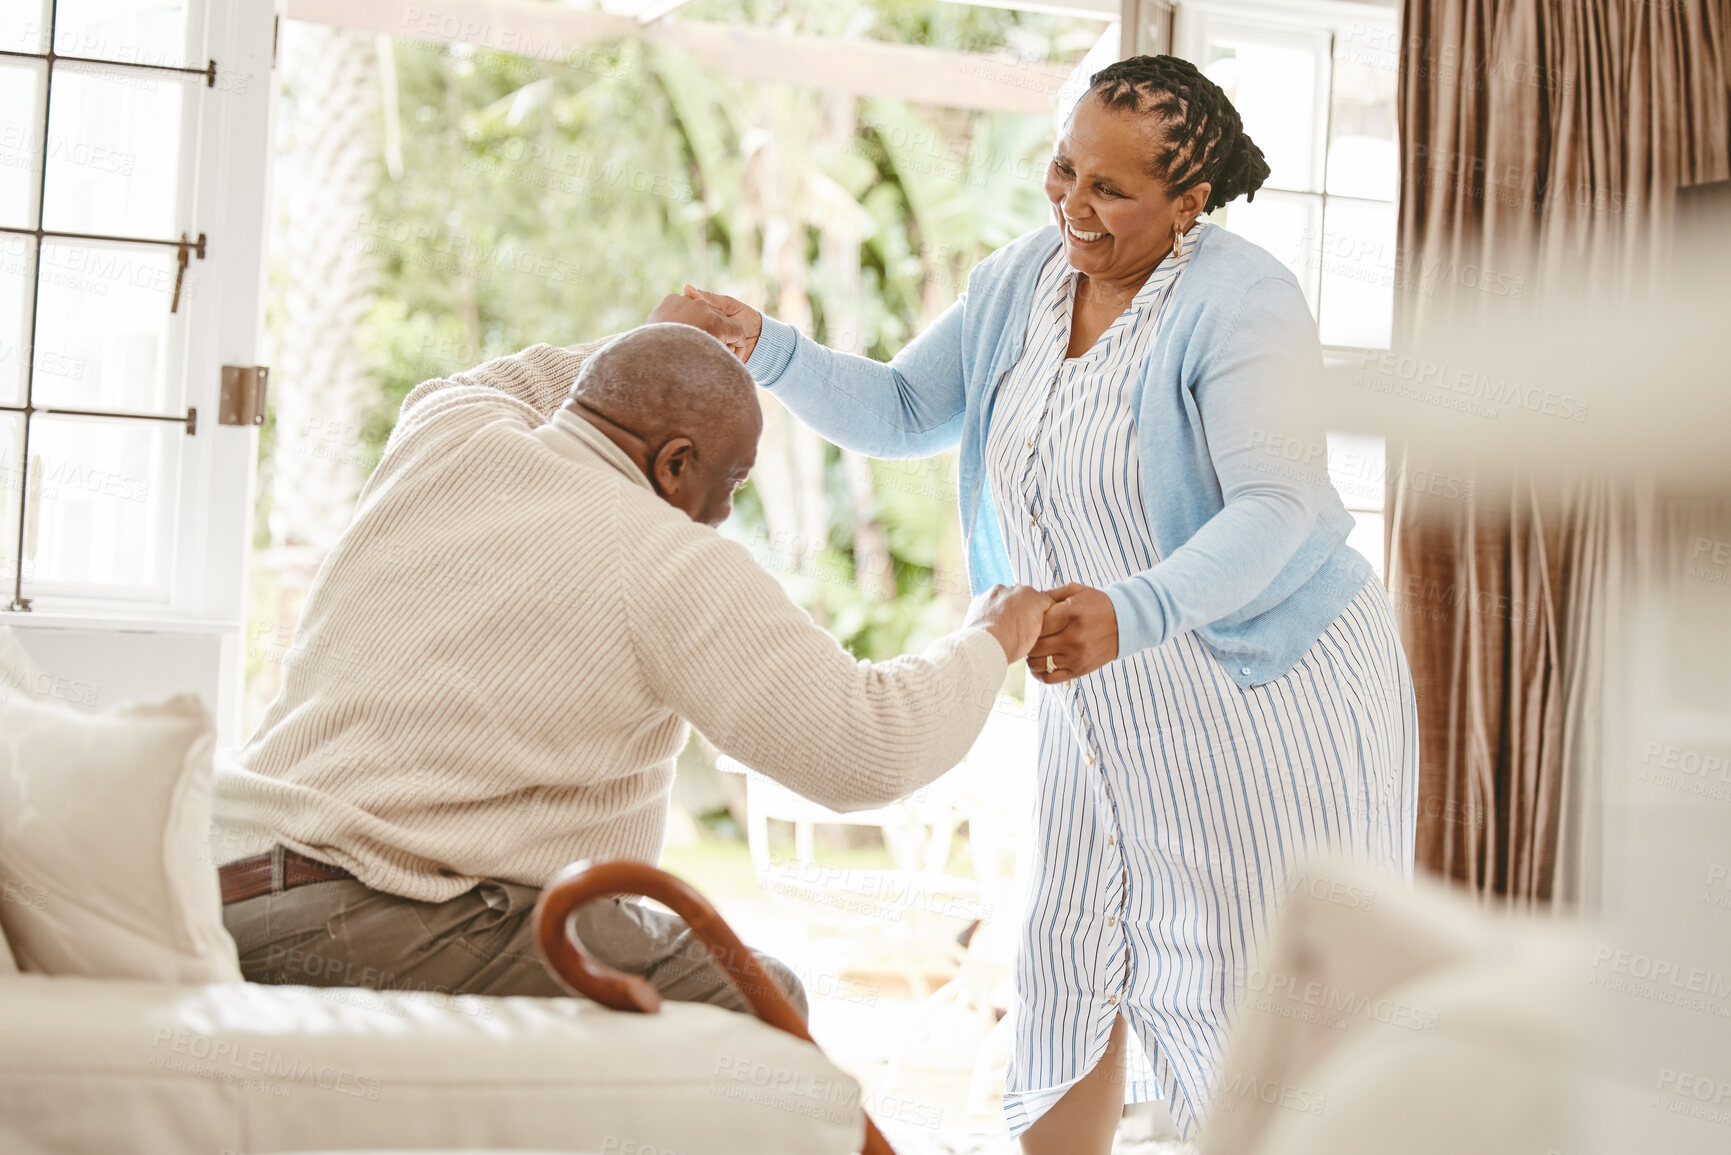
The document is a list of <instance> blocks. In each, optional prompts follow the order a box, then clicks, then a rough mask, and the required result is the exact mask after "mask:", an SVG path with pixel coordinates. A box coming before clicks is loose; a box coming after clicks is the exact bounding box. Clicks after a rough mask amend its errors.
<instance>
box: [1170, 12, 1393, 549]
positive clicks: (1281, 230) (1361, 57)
mask: <svg viewBox="0 0 1731 1155" xmlns="http://www.w3.org/2000/svg"><path fill="white" fill-rule="evenodd" d="M1177 42H1178V44H1179V45H1180V52H1181V54H1182V55H1184V56H1185V57H1186V59H1189V60H1191V61H1193V62H1194V63H1195V64H1196V65H1197V67H1199V68H1201V69H1202V71H1203V72H1204V73H1205V74H1206V75H1207V76H1208V77H1209V79H1211V80H1213V81H1214V82H1215V83H1216V84H1218V85H1220V87H1221V88H1222V89H1224V90H1225V91H1226V94H1227V96H1229V97H1230V98H1231V99H1232V102H1233V104H1234V105H1235V106H1236V107H1237V109H1238V111H1239V114H1240V115H1241V116H1242V117H1243V118H1244V127H1245V130H1246V131H1247V132H1248V133H1249V134H1250V136H1251V137H1252V138H1253V139H1254V140H1255V141H1256V142H1257V145H1258V146H1259V147H1261V149H1262V150H1263V154H1264V155H1265V156H1266V157H1267V158H1268V166H1269V177H1268V181H1267V183H1265V184H1264V185H1263V187H1262V189H1261V190H1260V191H1259V192H1258V193H1257V194H1256V199H1255V201H1253V202H1245V201H1243V200H1238V201H1234V202H1233V203H1232V204H1230V205H1227V206H1225V207H1224V208H1222V209H1220V210H1219V211H1218V212H1216V213H1215V214H1214V216H1213V218H1212V219H1213V220H1214V221H1215V222H1216V223H1218V224H1220V225H1222V226H1224V227H1226V228H1229V229H1231V230H1232V231H1233V232H1236V233H1239V234H1240V235H1242V236H1244V237H1247V238H1249V239H1250V240H1252V241H1255V242H1256V243H1257V244H1259V245H1261V246H1262V247H1263V248H1265V249H1267V250H1268V251H1269V252H1271V253H1273V254H1274V255H1275V256H1276V257H1278V258H1279V259H1280V260H1281V261H1282V262H1284V263H1285V264H1286V266H1287V267H1288V268H1290V269H1291V270H1292V272H1293V274H1294V275H1295V276H1297V278H1298V282H1299V284H1300V285H1302V286H1303V287H1304V293H1305V298H1306V299H1307V300H1308V301H1309V302H1310V308H1311V312H1312V313H1313V314H1314V315H1315V316H1316V319H1317V332H1318V334H1319V335H1320V337H1321V340H1322V344H1323V351H1324V357H1325V359H1327V360H1329V361H1330V362H1344V361H1354V362H1357V361H1360V360H1361V358H1362V354H1363V352H1364V350H1366V349H1386V348H1388V346H1389V340H1390V336H1391V333H1392V329H1393V323H1394V288H1395V280H1396V275H1397V271H1398V265H1399V264H1400V262H1398V261H1397V259H1396V248H1395V236H1396V233H1395V212H1396V203H1397V197H1398V189H1399V180H1400V161H1399V155H1398V150H1397V145H1396V136H1395V129H1396V118H1395V94H1396V88H1397V85H1398V81H1399V75H1400V73H1399V64H1400V61H1399V52H1398V47H1399V16H1398V13H1397V11H1396V10H1395V9H1394V8H1393V7H1383V6H1381V5H1375V4H1367V3H1340V2H1336V3H1324V2H1318V3H1312V2H1310V0H1285V2H1282V3H1279V4H1274V3H1261V4H1259V3H1254V2H1252V0H1237V2H1233V0H1202V2H1200V3H1192V4H1186V5H1184V6H1182V7H1181V8H1180V9H1179V21H1178V31H1177ZM1385 457H1386V448H1385V446H1384V444H1383V439H1382V438H1380V437H1375V436H1370V435H1366V434H1348V433H1330V434H1329V449H1328V458H1329V474H1330V476H1331V477H1332V478H1333V480H1334V483H1335V488H1336V489H1338V490H1339V491H1340V494H1341V497H1342V499H1343V500H1344V501H1345V502H1346V506H1347V508H1348V509H1349V510H1350V511H1352V515H1353V518H1354V520H1355V521H1356V522H1357V528H1356V529H1355V531H1354V533H1353V535H1352V538H1351V539H1350V544H1352V545H1353V546H1354V548H1356V549H1358V550H1359V552H1361V553H1363V554H1364V555H1365V557H1366V558H1367V559H1368V560H1369V561H1370V563H1371V565H1372V566H1374V567H1375V569H1376V572H1377V574H1378V575H1379V576H1381V575H1382V569H1383V565H1382V560H1383V540H1384V537H1383V529H1384V527H1383V491H1384V483H1383V482H1384V474H1385V468H1386V466H1385Z"/></svg>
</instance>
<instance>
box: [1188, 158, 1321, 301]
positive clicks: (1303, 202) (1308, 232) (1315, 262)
mask: <svg viewBox="0 0 1731 1155" xmlns="http://www.w3.org/2000/svg"><path fill="white" fill-rule="evenodd" d="M1209 219H1210V220H1212V221H1214V222H1215V223H1217V224H1220V225H1223V226H1225V227H1226V228H1229V229H1231V230H1232V231H1233V232H1235V233H1237V234H1238V235H1239V236H1241V237H1243V238H1245V239H1246V240H1248V241H1252V242H1254V243H1256V244H1258V245H1261V246H1262V247H1263V248H1265V249H1267V250H1268V251H1269V252H1271V253H1273V254H1274V255H1275V256H1276V257H1278V258H1279V259H1280V262H1281V263H1282V264H1284V265H1285V266H1286V267H1287V268H1289V269H1291V270H1292V273H1293V276H1295V277H1297V278H1298V283H1299V284H1300V285H1302V286H1304V299H1305V300H1306V301H1308V302H1309V303H1310V311H1311V313H1312V314H1314V313H1315V312H1316V286H1317V276H1318V273H1319V272H1320V269H1319V266H1320V264H1321V251H1320V250H1321V247H1322V198H1321V197H1320V196H1310V195H1306V194H1301V193H1282V192H1273V191H1270V190H1267V189H1264V190H1263V191H1261V192H1259V193H1257V194H1256V199H1255V200H1254V201H1244V200H1236V201H1233V202H1232V203H1231V204H1229V205H1227V206H1226V207H1224V208H1222V209H1220V210H1219V211H1218V212H1217V213H1215V214H1214V215H1213V216H1212V217H1210V218H1209Z"/></svg>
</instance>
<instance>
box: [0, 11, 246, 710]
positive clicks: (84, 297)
mask: <svg viewBox="0 0 1731 1155" xmlns="http://www.w3.org/2000/svg"><path fill="white" fill-rule="evenodd" d="M273 21H274V14H273V11H272V6H271V3H270V0H231V2H227V3H212V2H210V0H7V3H5V4H4V5H3V6H0V615H3V616H0V621H4V622H5V623H6V624H7V625H10V626H12V627H14V628H17V629H20V630H21V631H23V630H29V631H34V633H33V634H32V635H30V637H26V638H25V640H26V643H27V646H31V648H33V649H34V650H35V652H36V654H37V657H38V660H41V661H43V663H44V664H45V665H48V666H52V665H54V660H53V658H52V657H51V656H45V655H47V654H48V653H49V652H51V651H56V646H55V645H54V644H52V642H53V639H48V640H47V641H45V640H44V639H46V638H47V634H46V633H45V632H44V631H47V630H49V629H50V628H54V629H60V630H62V631H64V630H75V631H82V632H83V633H84V635H85V636H84V637H83V638H82V640H81V641H80V643H79V647H80V652H81V653H83V654H84V655H85V658H84V659H83V660H86V661H89V662H94V663H97V664H103V662H104V659H103V658H102V657H101V654H100V651H101V650H102V646H101V644H100V643H99V642H98V643H97V644H95V645H94V646H92V643H93V641H96V638H95V637H94V636H96V635H104V634H106V635H117V634H119V633H120V632H122V630H121V627H122V625H124V626H126V627H127V630H128V631H130V632H132V633H134V634H136V632H137V627H138V625H139V623H140V622H141V621H142V622H154V623H181V624H182V627H183V628H184V627H186V626H187V625H188V624H189V623H194V622H198V623H203V626H202V627H201V628H207V629H208V628H209V627H210V626H211V625H212V624H213V623H214V624H215V625H216V626H217V627H218V629H217V632H218V633H220V632H221V629H220V627H221V625H222V623H224V622H227V621H229V620H232V621H233V623H234V626H235V629H237V630H238V626H239V620H240V617H241V611H240V607H241V605H242V604H243V598H244V572H245V571H244V560H245V550H246V541H247V529H248V524H247V517H248V514H249V512H250V502H249V499H248V495H249V491H250V478H251V468H252V461H253V458H254V456H255V455H256V442H257V434H256V432H255V431H254V430H252V429H250V428H246V429H237V428H234V427H227V428H224V427H222V426H220V425H219V423H218V416H217V411H218V404H217V403H218V394H219V385H220V377H221V366H222V364H223V363H225V362H227V363H231V364H238V365H250V364H251V363H252V361H253V358H254V356H255V341H256V338H257V335H258V330H259V321H260V314H259V304H260V294H259V287H260V280H261V277H260V270H261V267H262V237H263V230H262V225H263V203H264V197H263V189H264V185H265V180H266V177H267V159H268V155H269V153H268V139H269V126H270V95H271V85H270V82H269V72H270V68H271V56H272V32H273ZM217 286H220V289H221V291H220V292H217V291H215V289H216V287H217ZM31 637H34V638H35V643H36V644H35V645H33V646H32V644H31ZM62 640H64V639H62ZM127 645H128V646H130V647H132V649H133V651H134V653H135V654H136V647H137V642H136V638H134V639H133V640H130V641H128V642H127ZM50 672H51V673H55V674H62V673H64V674H65V676H68V677H71V676H77V677H80V678H83V679H85V680H87V681H89V682H91V683H92V684H103V685H108V686H113V687H116V690H117V692H118V691H119V687H120V685H121V683H123V682H124V681H125V680H126V679H125V675H124V674H123V673H121V672H118V667H114V668H110V669H107V670H104V671H94V670H92V671H73V670H64V671H63V670H56V669H50ZM159 688H160V687H159ZM236 688H237V689H238V679H236ZM129 689H130V687H129ZM211 705H212V707H213V709H216V708H217V703H216V702H214V701H213V702H212V703H211Z"/></svg>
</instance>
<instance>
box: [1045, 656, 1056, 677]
mask: <svg viewBox="0 0 1731 1155" xmlns="http://www.w3.org/2000/svg"><path fill="white" fill-rule="evenodd" d="M1057 668H1058V667H1056V666H1054V665H1053V664H1052V655H1051V654H1047V655H1046V672H1047V673H1048V674H1050V673H1051V672H1052V671H1054V670H1056V669H1057Z"/></svg>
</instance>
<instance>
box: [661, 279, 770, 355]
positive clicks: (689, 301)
mask: <svg viewBox="0 0 1731 1155" xmlns="http://www.w3.org/2000/svg"><path fill="white" fill-rule="evenodd" d="M687 288H688V289H689V288H690V286H687ZM662 321H671V322H673V323H675V324H680V325H690V326H692V327H693V328H696V329H702V330H703V331H704V332H705V333H708V334H709V335H710V336H711V337H714V338H715V339H716V340H717V341H720V342H721V343H722V344H723V345H726V346H727V347H728V348H729V349H730V350H732V351H733V352H734V353H735V354H736V355H737V354H738V353H739V348H740V345H741V344H742V343H743V342H744V341H745V339H746V336H745V326H744V325H743V324H742V323H741V322H740V320H739V319H738V318H735V317H730V316H728V315H727V314H726V313H723V312H722V311H721V310H719V309H717V308H715V307H714V306H712V305H710V304H709V303H708V302H706V301H704V300H702V299H701V298H698V297H690V296H686V295H684V294H681V293H669V294H667V296H665V297H663V298H661V303H660V304H659V305H657V306H655V308H654V310H653V311H652V312H651V313H650V314H649V323H650V324H655V323H657V322H662ZM762 327H763V326H762V324H761V323H759V324H758V326H757V327H756V328H755V329H754V330H753V332H752V336H751V342H752V344H753V345H755V344H756V343H757V332H758V331H760V330H761V329H762ZM746 356H750V354H749V353H748V354H746ZM744 359H745V358H744V357H741V358H740V360H744Z"/></svg>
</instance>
